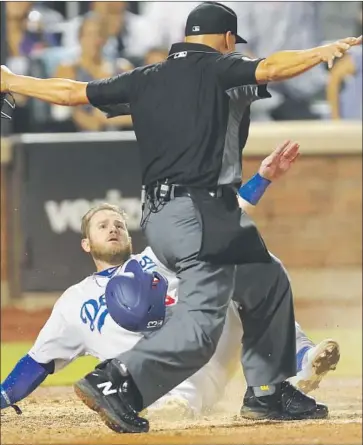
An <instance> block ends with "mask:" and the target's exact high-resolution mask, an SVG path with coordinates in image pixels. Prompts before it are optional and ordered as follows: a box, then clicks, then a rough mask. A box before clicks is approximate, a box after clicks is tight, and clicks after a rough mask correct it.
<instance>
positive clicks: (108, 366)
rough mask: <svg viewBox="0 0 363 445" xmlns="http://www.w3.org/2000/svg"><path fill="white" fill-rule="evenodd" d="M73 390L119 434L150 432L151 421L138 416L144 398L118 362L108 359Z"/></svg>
mask: <svg viewBox="0 0 363 445" xmlns="http://www.w3.org/2000/svg"><path fill="white" fill-rule="evenodd" d="M74 391H75V393H76V394H77V396H78V397H79V398H80V399H81V400H82V402H83V403H84V404H85V405H87V406H88V408H90V409H92V410H93V411H96V412H97V413H98V414H99V416H100V417H101V419H102V420H103V422H104V423H105V424H106V425H107V426H108V427H109V428H111V430H113V431H116V432H117V433H147V432H148V431H149V422H148V421H147V420H146V419H143V418H142V417H139V416H138V411H141V409H142V398H141V395H140V393H139V391H138V389H137V387H136V385H135V383H134V381H133V380H132V378H131V376H130V374H129V373H128V372H127V370H126V367H125V366H124V365H122V363H120V362H119V361H118V360H112V361H111V360H106V361H105V362H102V363H100V364H99V365H98V366H96V369H95V370H94V371H92V372H90V373H89V374H87V375H86V376H85V377H84V378H83V379H81V380H79V381H78V382H77V383H76V384H75V385H74Z"/></svg>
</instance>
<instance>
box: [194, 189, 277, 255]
mask: <svg viewBox="0 0 363 445" xmlns="http://www.w3.org/2000/svg"><path fill="white" fill-rule="evenodd" d="M190 195H191V197H192V200H193V203H194V206H195V208H196V211H197V213H198V216H199V221H200V223H201V225H202V243H201V247H200V251H199V259H200V260H202V261H208V262H210V263H215V264H244V263H266V262H270V261H271V257H270V255H269V253H268V251H267V248H266V246H265V243H264V241H263V239H262V237H261V235H260V233H259V232H258V230H257V227H256V226H255V224H254V223H253V221H252V220H251V219H250V218H249V216H248V215H247V214H246V213H245V212H244V211H243V210H241V209H240V208H239V206H238V201H237V198H236V195H235V193H234V191H233V189H231V188H228V187H225V188H223V196H221V197H219V198H217V197H215V196H211V194H210V193H209V192H208V191H206V190H198V189H190Z"/></svg>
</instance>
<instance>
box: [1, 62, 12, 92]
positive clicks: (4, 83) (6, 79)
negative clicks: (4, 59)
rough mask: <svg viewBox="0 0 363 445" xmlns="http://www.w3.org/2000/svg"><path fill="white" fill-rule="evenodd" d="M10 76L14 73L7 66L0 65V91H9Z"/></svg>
mask: <svg viewBox="0 0 363 445" xmlns="http://www.w3.org/2000/svg"><path fill="white" fill-rule="evenodd" d="M11 76H14V73H12V72H11V71H10V70H9V68H8V67H7V66H5V65H1V91H0V92H1V93H9V84H10V79H11Z"/></svg>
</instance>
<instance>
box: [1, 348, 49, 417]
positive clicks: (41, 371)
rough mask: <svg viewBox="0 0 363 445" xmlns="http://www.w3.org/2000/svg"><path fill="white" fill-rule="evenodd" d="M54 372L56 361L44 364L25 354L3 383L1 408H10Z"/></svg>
mask: <svg viewBox="0 0 363 445" xmlns="http://www.w3.org/2000/svg"><path fill="white" fill-rule="evenodd" d="M53 372H54V361H51V362H49V363H45V364H42V363H38V362H37V361H35V360H34V359H33V358H32V357H30V355H28V354H27V355H25V356H24V357H23V358H21V359H20V360H19V361H18V363H17V364H16V365H15V367H14V369H13V370H12V371H11V373H10V374H9V375H8V377H7V378H6V379H5V381H4V382H3V383H2V384H1V396H0V402H1V406H0V408H1V409H4V408H8V407H9V406H12V405H14V404H15V403H17V402H19V401H20V400H22V399H24V398H25V397H27V396H28V395H29V394H31V393H32V392H33V391H34V390H35V389H36V388H37V387H38V386H39V385H40V384H41V383H42V382H43V381H44V380H45V379H46V377H47V376H48V375H49V374H52V373H53Z"/></svg>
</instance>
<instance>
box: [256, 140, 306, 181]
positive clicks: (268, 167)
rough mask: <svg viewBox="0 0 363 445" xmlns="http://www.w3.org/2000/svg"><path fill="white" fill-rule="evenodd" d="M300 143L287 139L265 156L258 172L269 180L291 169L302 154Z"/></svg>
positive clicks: (273, 179)
mask: <svg viewBox="0 0 363 445" xmlns="http://www.w3.org/2000/svg"><path fill="white" fill-rule="evenodd" d="M299 149H300V145H299V144H298V143H297V142H292V141H285V142H284V143H282V144H280V145H278V146H277V147H276V148H275V150H274V151H273V152H272V153H271V154H270V155H269V156H267V158H265V159H264V160H263V161H262V163H261V166H260V168H259V170H258V173H259V174H260V175H261V176H262V177H263V178H266V179H268V180H269V181H275V180H276V179H278V178H280V177H281V176H282V175H284V174H285V173H286V172H287V171H288V170H290V168H291V166H292V165H293V163H294V162H295V161H296V159H297V158H298V157H299V156H300V152H299Z"/></svg>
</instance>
